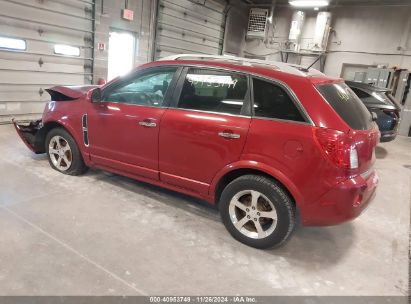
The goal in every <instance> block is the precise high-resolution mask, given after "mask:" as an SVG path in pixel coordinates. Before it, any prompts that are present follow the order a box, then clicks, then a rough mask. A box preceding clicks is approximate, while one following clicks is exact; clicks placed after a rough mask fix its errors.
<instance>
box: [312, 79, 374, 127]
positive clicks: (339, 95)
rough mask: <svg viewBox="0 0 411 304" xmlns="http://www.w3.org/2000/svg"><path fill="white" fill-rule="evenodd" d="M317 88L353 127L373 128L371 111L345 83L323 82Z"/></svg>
mask: <svg viewBox="0 0 411 304" xmlns="http://www.w3.org/2000/svg"><path fill="white" fill-rule="evenodd" d="M317 89H318V91H319V92H320V93H321V95H322V96H323V97H324V98H325V100H327V102H328V103H329V104H330V105H331V107H332V108H333V109H334V110H335V112H337V114H338V115H339V116H340V117H341V118H342V119H343V120H344V121H345V122H346V123H347V124H348V125H349V126H350V127H351V128H352V129H355V130H368V129H371V128H372V126H373V124H372V117H371V113H370V112H369V111H368V110H367V108H366V107H365V105H364V104H363V103H362V102H361V100H360V99H359V98H358V97H357V95H355V93H354V92H353V91H352V90H351V89H350V88H349V87H348V86H347V85H346V84H345V83H333V84H323V85H319V86H318V87H317Z"/></svg>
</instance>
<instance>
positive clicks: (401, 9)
mask: <svg viewBox="0 0 411 304" xmlns="http://www.w3.org/2000/svg"><path fill="white" fill-rule="evenodd" d="M292 12H293V11H292V10H291V9H289V8H287V7H279V8H276V10H275V13H274V23H275V33H274V37H269V38H270V39H269V40H268V42H267V43H264V42H262V41H261V40H246V43H245V49H244V53H245V54H248V55H251V54H255V55H260V56H261V55H268V56H267V58H268V59H270V60H280V55H279V53H278V49H279V44H278V43H281V42H284V41H286V40H287V38H288V32H289V29H290V23H291V16H292ZM331 12H332V27H333V30H334V31H333V32H332V33H331V35H330V44H329V51H330V53H329V54H328V55H327V59H326V64H325V73H326V74H329V75H331V76H337V77H339V76H340V73H341V68H342V64H343V63H352V64H367V65H373V64H378V63H388V64H389V65H390V66H400V67H403V68H409V69H411V38H410V35H411V29H410V28H411V5H410V6H408V7H405V6H396V7H395V6H384V7H377V6H373V7H365V6H356V7H353V6H351V7H337V8H334V9H332V10H331ZM315 19H316V12H314V11H306V22H305V27H304V30H303V32H302V40H301V44H302V48H303V49H304V48H306V47H307V46H309V45H310V43H311V42H312V38H313V34H314V27H315ZM270 42H273V43H270ZM398 47H401V48H402V49H401V50H398ZM293 57H294V58H293ZM289 60H290V61H291V62H295V63H301V64H303V65H306V64H309V63H311V62H313V60H314V58H312V57H303V58H301V62H300V58H296V57H295V56H290V59H289ZM317 67H318V66H317Z"/></svg>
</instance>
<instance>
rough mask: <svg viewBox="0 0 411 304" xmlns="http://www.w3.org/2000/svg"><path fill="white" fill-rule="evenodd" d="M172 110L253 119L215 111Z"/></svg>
mask: <svg viewBox="0 0 411 304" xmlns="http://www.w3.org/2000/svg"><path fill="white" fill-rule="evenodd" d="M170 109H172V110H181V111H185V112H196V113H205V114H216V115H222V116H232V117H241V118H250V119H251V118H252V117H251V116H247V115H240V114H232V113H223V112H213V111H204V110H195V109H186V108H174V107H170Z"/></svg>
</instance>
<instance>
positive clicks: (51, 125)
mask: <svg viewBox="0 0 411 304" xmlns="http://www.w3.org/2000/svg"><path fill="white" fill-rule="evenodd" d="M56 128H62V129H64V130H65V131H67V132H68V133H69V134H70V135H71V137H73V139H74V141H75V142H76V144H77V147H78V148H79V150H80V153H81V154H82V156H83V159H86V157H85V155H84V151H83V149H82V145H81V142H79V139H78V138H77V134H76V133H75V132H74V130H73V129H72V128H71V127H70V126H69V125H68V124H66V123H62V122H60V121H58V120H50V121H46V122H44V124H43V128H41V130H42V134H41V135H40V136H41V141H42V145H43V147H44V148H45V144H46V138H47V134H48V133H49V132H50V131H51V130H53V129H56ZM44 152H45V151H44Z"/></svg>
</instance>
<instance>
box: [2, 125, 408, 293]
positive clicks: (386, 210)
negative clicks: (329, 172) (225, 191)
mask: <svg viewBox="0 0 411 304" xmlns="http://www.w3.org/2000/svg"><path fill="white" fill-rule="evenodd" d="M410 151H411V139H410V138H405V137H400V138H398V139H397V140H396V141H395V142H392V143H387V144H382V145H380V146H379V147H378V149H377V157H378V160H377V163H376V168H377V170H378V173H379V175H380V181H381V183H380V186H379V190H378V193H377V197H376V199H375V200H374V203H373V204H372V205H371V206H370V207H369V209H368V210H367V211H366V212H365V213H364V214H363V215H362V216H361V217H360V218H358V219H356V220H355V221H353V222H351V223H347V224H344V225H340V226H336V227H329V228H301V227H299V228H298V229H297V231H296V232H295V233H294V235H293V238H292V240H291V241H290V242H289V243H287V244H286V246H285V247H282V248H280V249H277V250H266V251H261V250H256V249H253V248H249V247H246V246H244V245H242V244H240V243H238V242H236V241H235V240H234V239H232V238H231V236H230V235H229V234H228V233H227V232H226V230H225V229H224V227H223V225H222V224H221V222H220V219H219V216H218V214H217V212H216V210H214V209H213V208H210V207H208V206H207V205H206V204H204V203H201V202H199V201H196V200H194V199H191V198H189V197H187V196H183V195H180V194H177V193H174V192H171V191H167V190H163V189H160V188H157V187H153V186H150V185H147V184H143V183H139V182H137V181H133V180H131V179H128V178H124V177H120V176H116V175H112V174H109V173H106V172H102V171H97V170H91V171H89V172H88V173H87V174H86V175H84V176H81V177H71V176H65V175H62V174H59V173H58V172H56V171H54V170H52V169H51V168H50V167H49V164H48V162H47V159H46V157H45V155H34V154H32V153H31V152H30V151H29V150H28V149H27V148H26V147H25V146H24V144H23V143H22V142H21V141H20V139H19V138H18V137H17V135H16V134H15V132H14V130H13V128H12V127H11V126H10V125H5V126H4V125H3V126H0V231H1V237H0V295H147V294H148V295H222V294H228V295H235V294H242V295H406V294H407V291H408V245H409V241H408V236H409V226H410V218H409V216H410V190H411V187H410V185H411V152H410Z"/></svg>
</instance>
